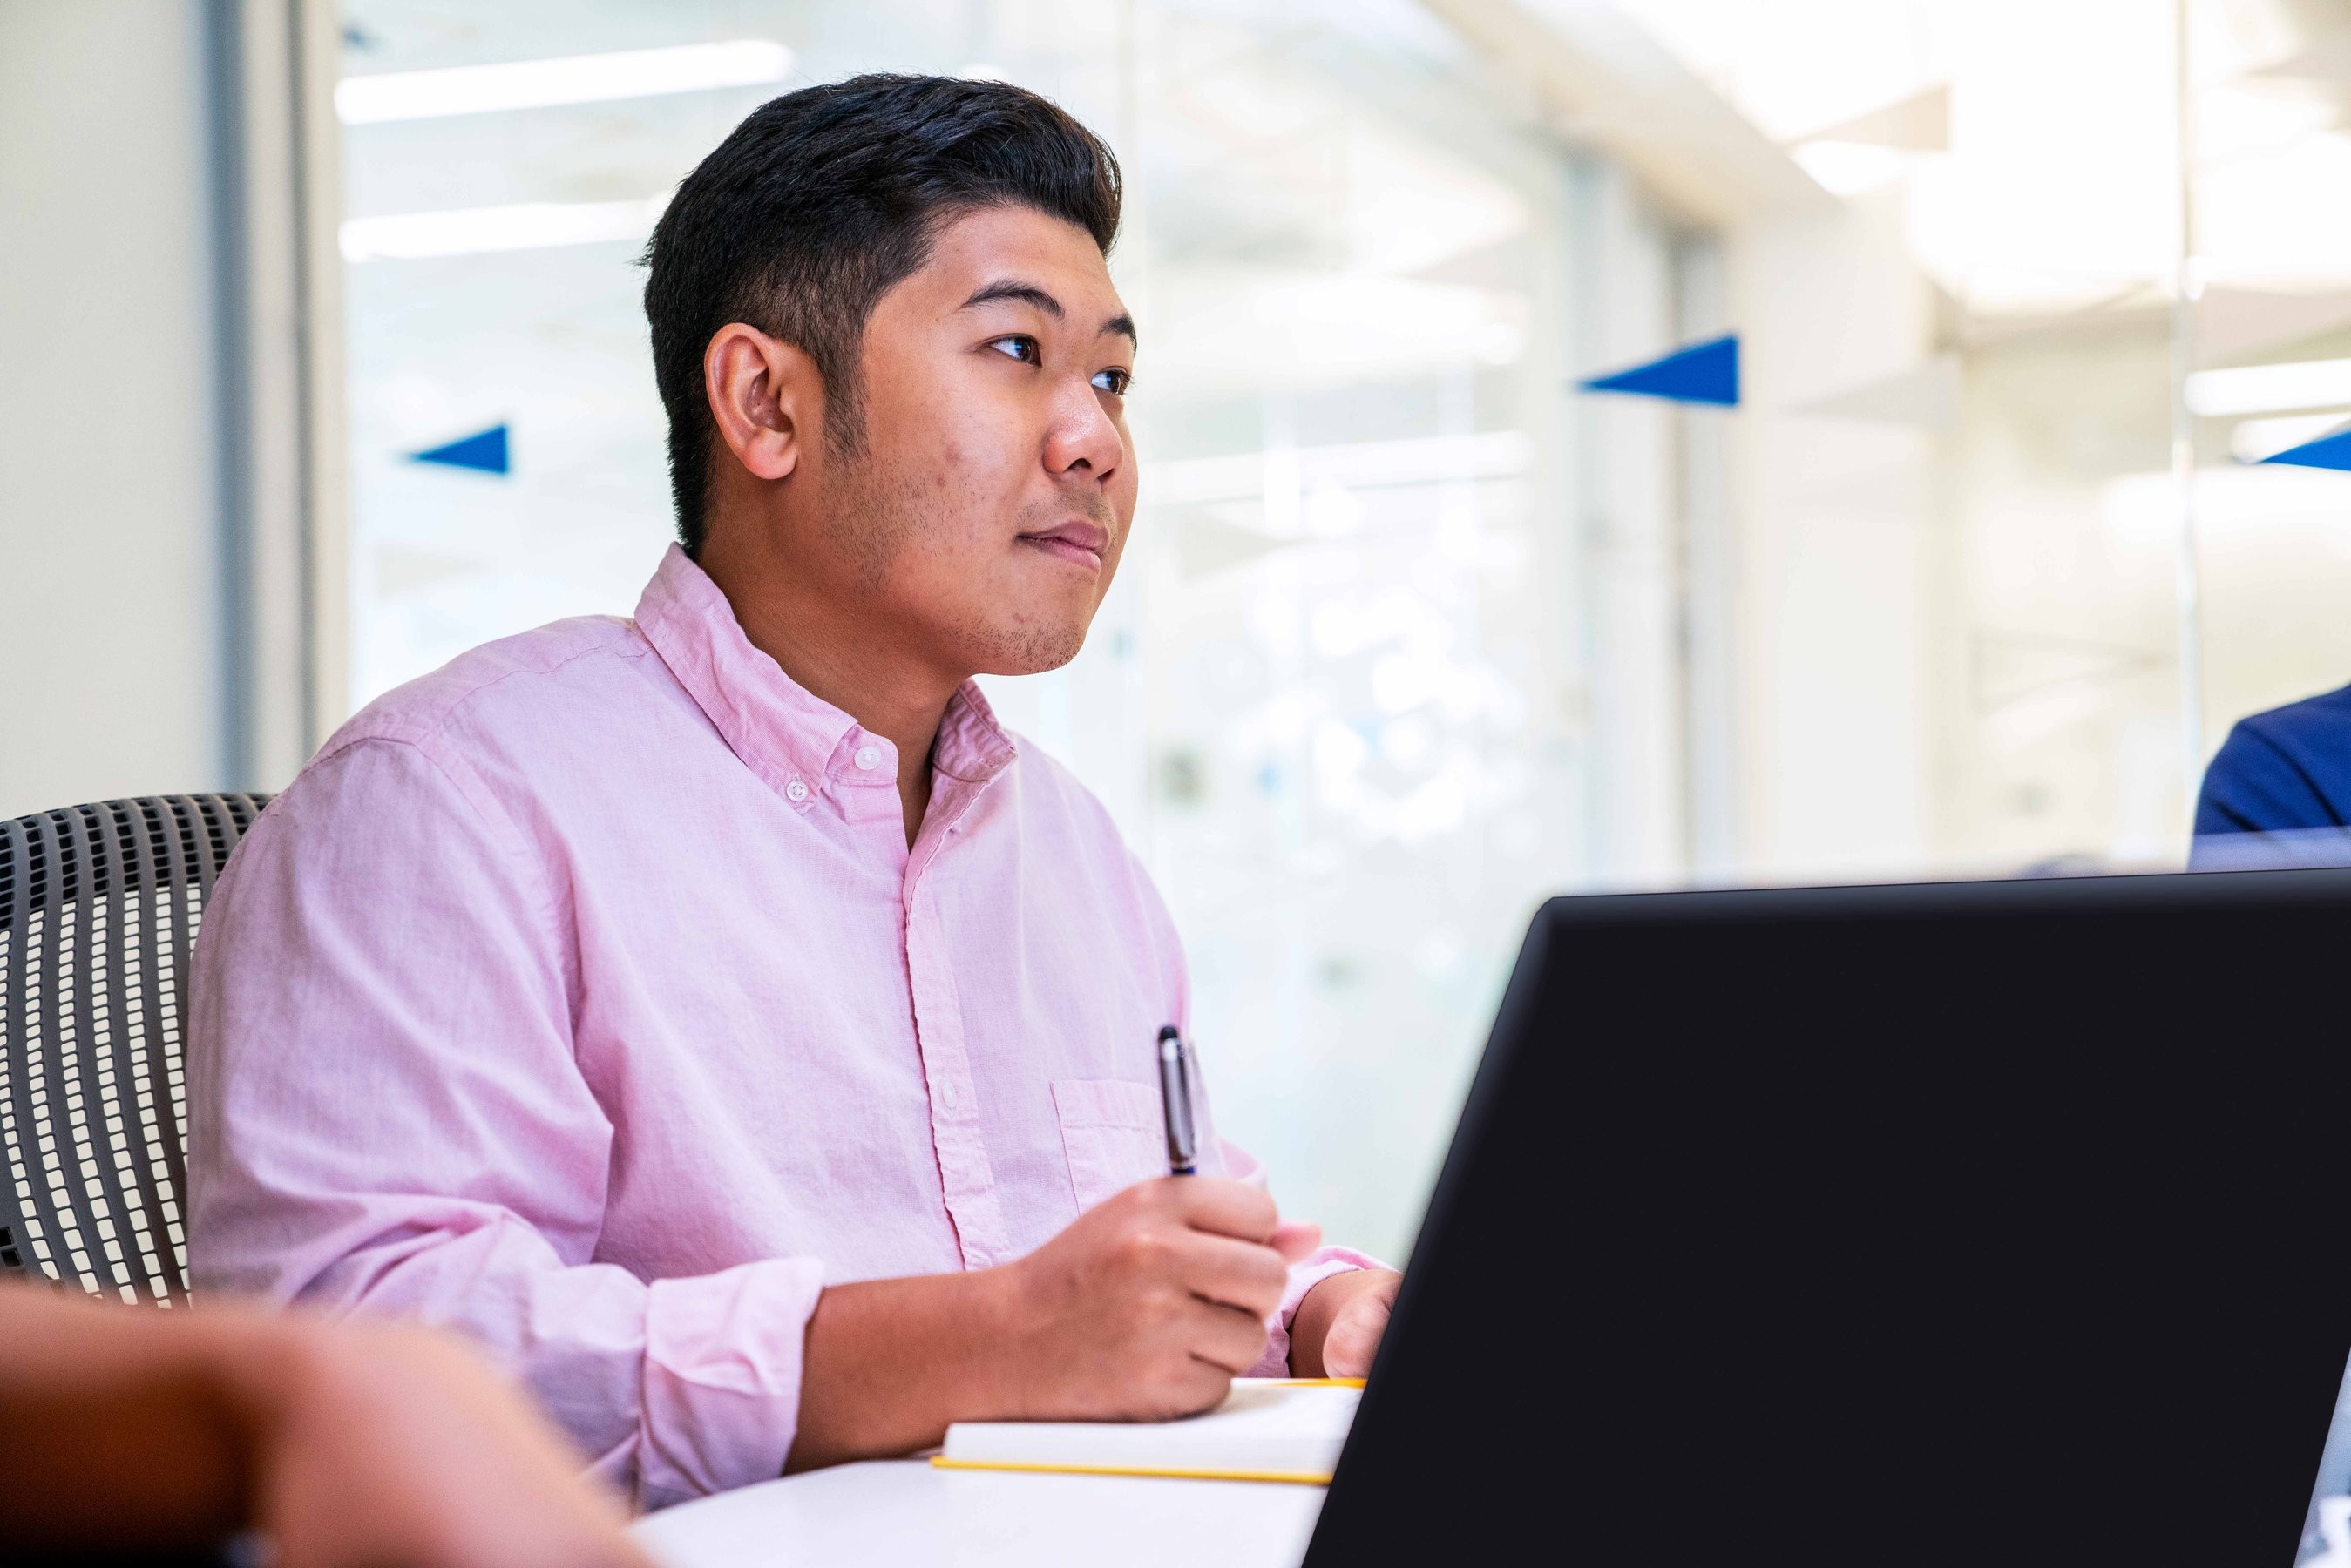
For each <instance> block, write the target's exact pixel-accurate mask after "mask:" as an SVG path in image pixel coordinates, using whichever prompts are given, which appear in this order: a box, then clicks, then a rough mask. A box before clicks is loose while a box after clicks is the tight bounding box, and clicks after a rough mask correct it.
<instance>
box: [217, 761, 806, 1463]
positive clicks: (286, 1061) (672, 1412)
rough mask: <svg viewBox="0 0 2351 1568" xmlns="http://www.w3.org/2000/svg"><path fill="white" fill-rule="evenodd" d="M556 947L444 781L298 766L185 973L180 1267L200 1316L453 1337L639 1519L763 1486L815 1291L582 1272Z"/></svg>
mask: <svg viewBox="0 0 2351 1568" xmlns="http://www.w3.org/2000/svg"><path fill="white" fill-rule="evenodd" d="M568 919H569V917H568V914H567V911H566V909H565V908H564V905H563V901H562V898H561V894H560V888H559V877H558V875H557V874H556V873H554V872H552V871H550V868H549V866H548V865H547V864H545V863H543V861H542V860H541V859H540V858H539V857H536V856H535V855H534V853H533V852H532V850H531V848H530V846H529V843H528V839H527V837H526V836H524V834H523V833H522V832H521V831H520V830H519V829H518V828H517V826H515V825H514V824H513V823H512V822H511V821H509V820H507V818H506V817H505V816H504V815H502V814H501V812H500V810H499V808H498V806H497V805H496V802H495V801H494V800H493V799H492V798H491V797H490V796H489V795H488V794H487V792H486V791H484V790H483V789H481V788H480V787H479V786H478V784H475V783H474V782H473V781H471V780H470V779H469V778H468V777H467V776H466V775H465V774H464V772H463V770H462V769H461V768H456V767H454V766H452V765H450V764H449V763H446V762H444V761H443V760H441V759H437V758H436V757H434V755H432V754H430V753H427V752H426V751H425V750H423V748H422V747H420V746H419V745H418V744H416V743H413V742H408V741H404V740H400V739H396V738H385V737H371V738H368V739H364V740H360V741H358V742H353V743H350V744H348V745H346V746H344V747H343V748H342V749H341V750H340V751H337V752H334V753H330V754H329V755H327V756H325V757H323V758H321V759H320V760H319V762H317V763H313V764H312V765H311V767H310V768H309V769H308V770H307V771H306V772H305V773H304V774H303V775H302V777H301V778H300V779H298V781H297V782H296V783H295V784H293V785H292V786H291V787H290V788H289V789H288V790H287V792H286V794H283V795H281V796H280V797H279V798H278V799H277V801H276V802H274V803H273V804H272V805H271V806H270V808H269V809H268V811H267V812H266V813H265V814H264V815H263V816H262V817H261V819H260V820H259V821H258V822H257V823H256V825H255V826H254V827H253V829H252V831H251V833H250V834H248V836H246V840H245V842H244V843H243V844H242V845H241V846H239V848H238V850H237V853H236V856H235V859H234V861H233V862H232V863H231V865H230V867H229V869H228V872H227V874H226V875H225V877H223V879H222V881H221V883H220V885H219V887H218V888H216V889H215V891H214V898H213V900H212V902H211V904H210V906H209V907H208V909H206V911H205V915H204V929H203V931H202V935H201V937H200V939H199V941H198V944H197V952H196V963H195V973H194V979H193V999H192V1014H191V1051H190V1055H191V1060H190V1075H189V1176H190V1188H191V1191H190V1208H191V1214H192V1223H191V1235H190V1243H189V1250H190V1263H191V1265H192V1272H193V1278H194V1280H195V1282H196V1285H197V1287H198V1289H199V1290H200V1291H224V1292H237V1293H254V1294H259V1295H263V1296H266V1297H268V1298H271V1299H275V1300H277V1301H303V1302H308V1303H316V1304H319V1305H324V1306H328V1307H331V1308H337V1309H346V1310H348V1309H364V1310H369V1311H376V1312H384V1313H391V1314H400V1315H402V1316H406V1317H410V1318H413V1319H419V1320H422V1321H425V1322H429V1323H435V1324H445V1325H448V1326H451V1327H455V1328H457V1329H460V1330H463V1331H465V1332H466V1333H468V1334H471V1335H472V1336H474V1337H475V1339H477V1340H478V1341H480V1342H482V1343H483V1344H485V1345H486V1346H487V1347H488V1348H489V1349H490V1350H491V1351H492V1352H493V1353H494V1354H495V1355H497V1356H498V1357H499V1358H500V1359H502V1360H503V1361H504V1362H505V1363H506V1364H507V1366H508V1367H509V1368H511V1369H512V1370H513V1371H514V1372H515V1373H516V1374H517V1376H519V1377H520V1379H521V1380H522V1382H523V1383H524V1384H525V1385H526V1386H528V1389H529V1390H530V1392H531V1393H532V1394H533V1395H534V1396H535V1397H537V1398H538V1402H539V1404H540V1405H541V1407H543V1408H544V1409H545V1410H546V1411H547V1412H548V1413H549V1415H550V1416H551V1417H553V1418H554V1419H555V1420H556V1421H557V1422H558V1423H559V1424H560V1425H561V1426H562V1427H563V1428H565V1429H566V1430H568V1431H569V1433H570V1435H571V1437H572V1438H573V1439H574V1440H575V1441H576V1442H578V1443H579V1444H580V1446H581V1448H582V1449H584V1450H585V1451H586V1452H587V1453H588V1454H590V1456H591V1457H592V1458H593V1459H594V1464H595V1468H596V1469H597V1470H598V1471H600V1472H601V1473H602V1474H604V1475H605V1476H607V1477H608V1478H609V1479H611V1480H614V1481H615V1482H617V1483H618V1484H620V1485H621V1486H622V1487H623V1488H624V1489H625V1490H629V1491H630V1492H632V1494H633V1495H634V1496H635V1497H636V1498H637V1500H638V1501H639V1502H640V1504H641V1505H642V1506H645V1507H659V1506H661V1505H663V1504H665V1503H669V1502H674V1501H680V1500H682V1499H684V1498H688V1497H694V1496H698V1495H702V1494H705V1493H708V1492H713V1491H717V1490H724V1489H726V1488H728V1487H733V1486H739V1485H742V1484H745V1483H747V1482H749V1481H754V1480H765V1479H768V1478H769V1477H773V1476H775V1475H778V1474H779V1473H780V1472H781V1470H782V1469H783V1465H784V1460H785V1458H786V1456H787V1455H788V1453H789V1450H790V1448H791V1443H792V1438H793V1432H794V1424H795V1421H796V1418H797V1415H798V1411H799V1380H800V1359H801V1350H802V1345H803V1343H804V1339H805V1335H806V1330H807V1324H808V1319H809V1316H810V1314H811V1313H812V1312H813V1311H814V1310H815V1305H816V1299H817V1295H818V1293H819V1291H820V1288H821V1285H822V1278H823V1270H822V1268H821V1266H820V1263H819V1262H817V1261H816V1260H813V1259H804V1258H781V1259H773V1260H767V1261H760V1262H747V1263H744V1264H741V1265H739V1266H737V1267H735V1268H731V1269H726V1270H724V1271H722V1272H716V1273H711V1274H705V1275H701V1276H698V1277H691V1278H680V1279H668V1280H662V1281H658V1282H651V1283H648V1282H646V1281H644V1280H642V1279H639V1278H638V1277H637V1276H636V1275H634V1274H632V1272H629V1271H628V1270H626V1269H622V1268H620V1267H617V1266H614V1265H612V1264H609V1263H598V1262H592V1261H591V1260H592V1259H593V1257H594V1254H595V1250H596V1243H597V1238H598V1236H599V1233H600V1231H601V1226H602V1220H603V1211H604V1205H605V1198H606V1190H607V1185H608V1182H609V1179H610V1172H611V1158H612V1153H613V1127H612V1124H611V1120H610V1119H609V1117H608V1116H606V1114H605V1111H604V1108H603V1107H602V1106H601V1105H600V1104H599V1102H598V1099H597V1096H596V1095H595V1094H594V1092H593V1091H592V1089H591V1086H590V1084H589V1082H588V1081H587V1079H586V1077H585V1076H584V1075H583V1074H582V1073H581V1071H580V1067H579V1064H578V1063H577V1062H576V1061H575V1059H574V1056H573V1052H572V1045H571V1040H572V1032H571V1019H572V1014H573V1012H574V1009H575V1006H576V1005H577V1000H578V998H577V994H576V993H577V990H578V985H579V978H578V975H577V973H576V970H575V966H574V964H573V962H572V960H571V958H570V956H569V955H570V953H571V951H572V949H571V946H570V944H569V942H568V941H567V940H566V938H565V935H564V933H565V931H566V929H567V921H568Z"/></svg>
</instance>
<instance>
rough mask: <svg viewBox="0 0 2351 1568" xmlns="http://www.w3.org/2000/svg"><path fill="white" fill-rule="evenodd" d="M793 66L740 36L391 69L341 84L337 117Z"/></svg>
mask: <svg viewBox="0 0 2351 1568" xmlns="http://www.w3.org/2000/svg"><path fill="white" fill-rule="evenodd" d="M791 68H792V52H791V50H789V49H788V48H786V47H784V46H783V45H781V44H778V43H777V42H775V41H774V40H773V39H769V38H737V39H734V40H733V41H731V42H728V43H724V44H682V45H680V46H678V47H675V48H669V49H624V50H622V51H621V52H620V53H618V54H611V55H569V56H566V57H562V58H559V59H551V60H513V61H510V62H508V63H507V64H505V65H497V66H456V67H451V68H450V69H447V70H438V71H388V72H385V73H383V74H382V75H380V76H371V77H345V78H343V79H342V80H341V81H340V82H337V83H336V84H335V113H336V115H337V116H338V117H339V118H340V119H341V120H342V122H343V123H344V124H345V125H373V124H376V123H378V122H380V121H382V120H388V119H437V118H439V117H441V116H443V115H452V114H486V113H488V112H490V111H491V110H493V109H543V108H546V107H548V106H549V105H551V104H559V103H602V102H604V101H606V100H608V99H621V98H653V97H656V96H658V95H660V94H663V93H673V92H702V91H705V90H707V89H709V88H730V87H751V86H754V85H756V84H758V83H760V82H775V81H781V80H783V79H784V77H785V75H786V73H788V72H789V71H790V69H791Z"/></svg>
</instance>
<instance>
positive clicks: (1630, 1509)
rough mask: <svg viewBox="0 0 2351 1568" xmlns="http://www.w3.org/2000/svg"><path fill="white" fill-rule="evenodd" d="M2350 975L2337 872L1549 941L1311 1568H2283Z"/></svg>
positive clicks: (1571, 901)
mask: <svg viewBox="0 0 2351 1568" xmlns="http://www.w3.org/2000/svg"><path fill="white" fill-rule="evenodd" d="M2346 975H2351V872H2346V871H2339V870H2311V871H2278V872H2255V873H2242V874H2231V875H2216V876H2199V877H2096V878H2084V879H2079V880H2068V881H2041V882H2006V883H1977V884H1942V885H1923V886H1910V887H1889V888H1813V889H1795V890H1754V891H1738V892H1706V893H1685V894H1665V895H1644V896H1629V897H1605V898H1562V899H1557V900H1554V901H1553V902H1552V903H1551V904H1549V905H1547V906H1546V907H1545V908H1544V909H1542V910H1541V913H1540V914H1539V915H1538V916H1537V917H1536V919H1535V920H1534V922H1533V926H1532V928H1531V930H1530V932H1529V935H1528V938H1527V941H1526V945H1525V947H1524V949H1523V950H1522V951H1521V953H1520V959H1519V962H1518V967H1517V969H1516V971H1514V973H1513V975H1512V977H1511V980H1510V987H1509V990H1508V992H1507V993H1506V995H1505V997H1504V1000H1503V1002H1502V1005H1501V1008H1500V1011H1499V1016H1498V1018H1497V1021H1496V1023H1495V1026H1494V1031H1493V1034H1492V1037H1491V1039H1490V1041H1489V1044H1488V1046H1487V1050H1486V1054H1485V1058H1484V1061H1483V1063H1482V1064H1481V1066H1480V1068H1479V1075H1478V1078H1477V1082H1476V1084H1475V1086H1474V1087H1473V1089H1472V1091H1471V1094H1470V1096H1469V1099H1468V1105H1467V1107H1466V1108H1465V1110H1464V1113H1463V1116H1462V1119H1461V1122H1460V1125H1459V1127H1458V1130H1457V1132H1456V1134H1455V1137H1454V1142H1453V1146H1452V1148H1451V1151H1450V1153H1449V1155H1448V1156H1447V1160H1446V1164H1445V1168H1444V1171H1443V1174H1442V1175H1441V1177H1440V1179H1439V1180H1438V1182H1437V1189H1436V1192H1435V1195H1434V1197H1433V1199H1432V1200H1431V1203H1430V1206H1429V1210H1428V1213H1427V1216H1426V1220H1425V1222H1424V1225H1423V1228H1422V1231H1421V1233H1420V1238H1419V1241H1418V1242H1417V1244H1416V1249H1415V1251H1414V1255H1413V1259H1412V1264H1411V1267H1410V1270H1409V1271H1408V1272H1407V1274H1406V1276H1405V1283H1404V1288H1403V1291H1402V1293H1401V1295H1400V1298H1399V1300H1398V1303H1397V1308H1396V1313H1395V1320H1394V1322H1393V1324H1391V1326H1390V1328H1389V1331H1388V1334H1387V1337H1386V1341H1385V1343H1384V1345H1383V1347H1382V1350H1381V1353H1380V1357H1379V1361H1378V1364H1377V1366H1375V1367H1374V1370H1373V1374H1372V1378H1371V1384H1370V1387H1369V1388H1368V1389H1367V1391H1366V1394H1365V1398H1364V1405H1363V1407H1362V1411H1361V1414H1360V1415H1359V1417H1357V1421H1356V1424H1355V1428H1354V1430H1353V1435H1352V1437H1351V1438H1350V1440H1349V1442H1348V1445H1347V1448H1346V1451H1345V1453H1344V1455H1343V1458H1342V1459H1341V1462H1340V1464H1339V1468H1338V1471H1337V1474H1336V1476H1335V1478H1334V1480H1333V1481H1332V1487H1331V1491H1330V1495H1329V1499H1328V1501H1327V1502H1326V1504H1325V1506H1324V1509H1323V1511H1322V1518H1321V1520H1320V1521H1319V1524H1318V1526H1317V1528H1316V1531H1315V1534H1314V1538H1313V1542H1312V1546H1311V1550H1310V1552H1309V1554H1308V1559H1307V1561H1308V1563H1310V1564H1311V1565H1315V1568H1324V1565H1336V1564H1340V1563H1349V1562H1361V1561H1366V1560H1377V1561H1395V1560H1406V1559H1409V1558H1411V1557H1415V1556H1418V1557H1421V1558H1423V1559H1425V1560H1428V1561H1448V1560H1454V1559H1457V1558H1460V1557H1463V1556H1470V1557H1474V1556H1476V1555H1477V1554H1479V1553H1480V1552H1494V1553H1497V1554H1499V1553H1505V1552H1507V1553H1510V1554H1511V1555H1512V1556H1513V1557H1515V1556H1520V1555H1524V1554H1527V1553H1530V1552H1531V1553H1533V1554H1535V1555H1538V1556H1541V1557H1542V1558H1544V1559H1547V1560H1552V1561H1579V1562H1583V1561H1588V1562H1593V1563H1651V1562H1667V1561H1677V1560H1698V1559H1714V1558H1728V1559H1730V1560H1735V1561H1742V1562H1745V1561H1753V1562H1761V1563H1780V1562H1785V1563H1804V1564H1807V1565H1808V1568H1841V1565H1844V1564H1855V1565H1859V1564H1863V1563H1868V1564H1871V1565H1873V1568H1877V1565H1881V1564H1883V1563H1888V1562H1917V1561H1926V1562H1933V1563H1974V1564H1982V1563H1995V1562H1997V1563H2065V1564H2068V1565H2069V1568H2080V1565H2081V1564H2084V1563H2106V1562H2112V1563H2131V1564H2134V1565H2142V1568H2143V1565H2151V1564H2158V1563H2183V1564H2185V1563H2198V1564H2217V1563H2250V1564H2254V1565H2256V1568H2262V1565H2266V1568H2288V1564H2290V1563H2293V1561H2294V1554H2295V1549H2296V1541H2297V1538H2298V1535H2299V1532H2300V1531H2301V1528H2302V1526H2303V1522H2304V1514H2305V1510H2306V1508H2307V1505H2308V1503H2309V1500H2310V1493H2311V1487H2312V1482H2313V1478H2314V1474H2315V1472H2316V1469H2317V1464H2318V1459H2319V1454H2320V1449H2321V1447H2322V1445H2323V1443H2324V1442H2325V1436H2326V1431H2327V1426H2328V1420H2329V1417H2330V1415H2331V1412H2332V1410H2333V1407H2334V1405H2335V1395H2336V1390H2337V1387H2338V1386H2339V1384H2340V1382H2341V1380H2342V1377H2343V1374H2344V1368H2345V1360H2346V1353H2351V985H2346Z"/></svg>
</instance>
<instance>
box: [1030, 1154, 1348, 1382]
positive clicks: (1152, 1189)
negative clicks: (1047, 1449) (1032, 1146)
mask: <svg viewBox="0 0 2351 1568" xmlns="http://www.w3.org/2000/svg"><path fill="white" fill-rule="evenodd" d="M1301 1242H1303V1243H1304V1244H1303V1245H1301V1244H1300V1243H1301ZM1311 1245H1312V1242H1311V1240H1309V1239H1308V1238H1307V1237H1305V1236H1303V1235H1300V1234H1298V1233H1297V1232H1296V1230H1295V1228H1290V1227H1284V1226H1282V1225H1281V1224H1280V1215H1279V1214H1278V1213H1277V1212H1276V1211H1275V1210H1274V1206H1273V1199H1270V1198H1269V1197H1267V1196H1266V1195H1265V1193H1264V1192H1263V1191H1261V1190H1260V1189H1257V1188H1254V1187H1249V1186H1244V1185H1243V1184H1242V1183H1240V1182H1238V1181H1227V1180H1224V1179H1219V1178H1217V1177H1208V1176H1185V1177H1173V1176H1171V1177H1162V1178H1161V1179H1158V1180H1156V1181H1144V1182H1140V1183H1137V1184H1136V1185H1135V1186H1133V1187H1130V1188H1128V1189H1126V1190H1125V1191H1123V1192H1122V1193H1120V1194H1119V1195H1118V1196H1117V1197H1115V1198H1112V1199H1108V1200H1106V1201H1104V1202H1102V1204H1100V1205H1098V1206H1096V1207H1095V1208H1092V1209H1090V1210H1087V1211H1086V1212H1085V1213H1083V1214H1081V1215H1080V1216H1079V1217H1078V1219H1077V1221H1076V1223H1074V1224H1072V1225H1071V1227H1070V1228H1069V1229H1068V1230H1066V1231H1062V1232H1061V1234H1060V1235H1058V1236H1056V1237H1054V1238H1053V1239H1052V1240H1051V1241H1048V1242H1046V1243H1045V1244H1044V1245H1043V1246H1042V1247H1040V1248H1039V1249H1038V1250H1037V1251H1034V1252H1031V1253H1030V1254H1029V1256H1027V1257H1026V1258H1023V1259H1021V1260H1020V1261H1019V1262H1016V1263H1012V1264H1009V1265H1008V1266H1007V1267H1006V1268H1005V1269H1004V1270H1003V1271H1002V1272H1003V1274H1004V1275H1005V1283H1006V1285H1007V1286H1008V1288H1009V1291H1010V1293H1011V1297H1012V1303H1013V1305H1012V1323H1013V1325H1014V1327H1013V1335H1012V1338H1011V1341H1010V1343H1009V1344H1008V1345H1007V1346H1006V1348H1007V1350H1008V1352H1009V1353H1010V1355H1011V1356H1012V1358H1013V1361H1014V1363H1015V1365H1016V1366H1018V1367H1019V1400H1020V1409H1019V1415H1020V1416H1022V1417H1027V1418H1030V1419H1038V1420H1088V1419H1092V1420H1101V1419H1105V1418H1108V1419H1127V1420H1160V1419H1164V1418H1165V1417H1170V1416H1186V1415H1190V1414H1191V1413H1192V1412H1194V1411H1196V1410H1205V1409H1207V1408H1208V1407H1210V1406H1211V1405H1214V1404H1216V1403H1217V1401H1218V1400H1219V1399H1222V1398H1223V1397H1225V1393H1226V1390H1227V1389H1228V1388H1229V1387H1230V1386H1231V1385H1232V1380H1233V1378H1234V1376H1237V1375H1238V1374H1239V1373H1242V1372H1246V1371H1248V1370H1249V1367H1250V1366H1251V1365H1253V1364H1254V1363H1255V1362H1256V1361H1257V1359H1258V1357H1259V1356H1261V1355H1264V1354H1265V1320H1266V1318H1267V1317H1268V1316H1269V1315H1270V1314H1271V1313H1272V1312H1273V1310H1274V1309H1275V1308H1276V1307H1278V1306H1280V1304H1281V1293H1282V1291H1283V1289H1284V1287H1285V1286H1286V1285H1287V1284H1288V1282H1289V1263H1290V1260H1291V1259H1293V1258H1297V1257H1302V1256H1304V1255H1305V1252H1306V1251H1307V1250H1308V1249H1309V1248H1311Z"/></svg>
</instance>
